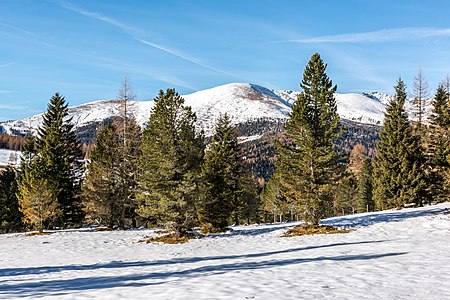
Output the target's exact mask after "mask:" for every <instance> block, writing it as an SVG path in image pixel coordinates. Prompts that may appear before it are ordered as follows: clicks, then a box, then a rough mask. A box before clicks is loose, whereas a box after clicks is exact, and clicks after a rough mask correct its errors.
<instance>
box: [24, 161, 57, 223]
mask: <svg viewBox="0 0 450 300" xmlns="http://www.w3.org/2000/svg"><path fill="white" fill-rule="evenodd" d="M17 197H18V201H19V205H20V211H21V212H22V214H23V222H24V223H25V224H29V225H31V226H32V227H34V228H36V229H38V230H39V232H42V231H43V229H44V227H45V222H46V221H49V220H51V219H53V218H56V217H58V216H59V214H60V210H59V209H58V207H59V205H58V202H57V198H56V193H55V191H54V190H53V188H52V186H51V185H50V184H49V183H48V181H47V180H46V179H43V178H40V177H39V174H38V173H37V172H36V170H34V169H31V168H29V169H28V170H27V172H25V174H24V176H22V178H21V180H20V184H19V187H18V194H17Z"/></svg>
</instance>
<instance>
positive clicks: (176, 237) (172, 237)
mask: <svg viewBox="0 0 450 300" xmlns="http://www.w3.org/2000/svg"><path fill="white" fill-rule="evenodd" d="M192 239H195V235H193V234H191V233H183V234H180V233H176V232H171V233H168V234H164V235H160V236H154V237H151V238H148V239H145V240H141V241H140V242H145V243H147V244H148V243H164V244H184V243H187V242H188V241H189V240H192Z"/></svg>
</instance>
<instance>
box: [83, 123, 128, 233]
mask: <svg viewBox="0 0 450 300" xmlns="http://www.w3.org/2000/svg"><path fill="white" fill-rule="evenodd" d="M120 145H121V142H120V140H119V138H118V135H117V129H116V127H115V126H113V125H107V126H106V127H104V128H103V129H101V130H100V132H99V134H98V136H97V138H96V140H95V146H94V149H93V150H92V153H91V163H90V164H89V166H88V172H87V175H86V179H85V181H84V183H83V196H84V201H83V203H84V207H85V211H86V215H87V217H88V219H89V221H90V222H94V223H99V224H104V225H107V226H109V227H110V228H113V227H114V225H119V223H121V215H122V211H123V210H124V209H125V195H123V192H124V190H125V188H124V187H123V186H122V184H123V180H122V169H121V166H122V155H121V154H122V153H121V152H120V151H119V148H120Z"/></svg>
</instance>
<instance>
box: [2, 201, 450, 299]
mask: <svg viewBox="0 0 450 300" xmlns="http://www.w3.org/2000/svg"><path fill="white" fill-rule="evenodd" d="M449 209H450V203H444V204H440V205H436V206H430V207H425V208H420V209H404V210H401V211H388V212H380V213H370V214H359V215H353V216H346V217H338V218H331V219H328V220H325V222H324V223H327V224H334V225H338V226H348V227H351V228H353V229H356V230H355V231H353V232H351V233H348V234H342V235H315V236H303V237H293V238H282V237H280V235H281V234H282V233H283V232H284V231H285V230H286V229H287V228H288V227H291V226H293V225H295V224H293V223H290V224H280V225H260V226H257V225H255V226H239V227H233V229H232V231H231V232H230V233H227V234H224V235H216V236H209V237H205V238H201V239H198V240H193V241H190V242H189V243H187V244H183V245H163V244H145V243H139V242H138V241H139V240H141V239H143V238H145V237H147V236H149V235H151V234H153V233H154V230H134V231H116V232H93V231H90V230H74V231H62V232H57V233H54V234H52V235H48V236H34V237H25V236H23V234H6V235H0V298H1V299H4V298H27V297H29V298H53V299H64V298H65V299H87V298H99V299H119V298H129V299H139V298H140V299H322V298H328V299H450V263H449V261H450V253H449V252H450V248H449V247H448V246H449V234H450V215H448V214H444V213H445V212H446V211H448V210H449Z"/></svg>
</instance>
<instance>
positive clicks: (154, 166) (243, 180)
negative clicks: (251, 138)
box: [0, 53, 450, 236]
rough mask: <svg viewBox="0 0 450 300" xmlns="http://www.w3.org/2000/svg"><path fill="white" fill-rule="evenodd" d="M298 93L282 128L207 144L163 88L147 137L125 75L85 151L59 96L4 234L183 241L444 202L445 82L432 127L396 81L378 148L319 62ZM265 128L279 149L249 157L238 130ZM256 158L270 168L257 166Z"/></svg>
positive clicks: (27, 154)
mask: <svg viewBox="0 0 450 300" xmlns="http://www.w3.org/2000/svg"><path fill="white" fill-rule="evenodd" d="M422 80H423V78H422ZM300 86H301V87H302V89H303V92H302V93H301V94H299V96H298V99H297V101H296V102H295V103H294V105H293V108H292V112H291V114H290V118H289V121H288V122H287V123H286V124H285V126H284V132H279V131H280V126H279V125H280V124H278V123H277V122H275V123H273V124H267V123H266V122H265V121H257V122H256V123H255V124H253V125H254V126H250V127H247V129H245V128H235V127H234V126H232V125H231V121H230V118H229V117H228V116H227V115H223V116H221V117H220V118H219V120H217V124H216V126H215V131H214V135H213V137H212V138H211V139H210V140H207V139H205V137H204V135H203V133H202V132H198V131H196V129H195V128H196V126H195V125H196V122H197V118H196V115H195V113H194V112H193V111H192V110H191V108H190V107H188V106H185V105H184V99H183V98H182V97H181V96H180V95H179V94H178V93H177V92H176V91H175V90H174V89H168V90H166V91H160V93H159V95H158V96H157V97H156V98H155V105H154V106H153V108H152V110H151V112H150V118H149V121H148V123H147V125H146V127H145V128H144V130H143V131H141V129H140V127H139V126H138V125H137V123H136V120H134V118H133V116H132V115H131V114H130V113H129V112H130V111H131V110H130V107H129V105H130V101H131V100H133V99H134V98H135V96H134V93H133V91H132V89H131V87H130V85H129V83H128V80H127V79H125V80H124V81H123V82H122V86H121V89H120V91H119V96H118V100H119V103H120V111H121V113H120V116H119V117H117V118H114V119H112V120H111V121H110V122H108V123H107V124H104V125H102V126H100V127H99V128H98V129H97V134H96V139H95V143H94V145H93V146H89V147H88V146H84V147H82V146H80V144H79V143H78V141H77V140H76V137H75V133H74V129H73V125H71V122H70V119H67V118H65V117H66V116H67V114H68V112H67V110H68V108H67V104H66V102H65V99H64V98H63V97H62V96H61V95H59V94H55V95H54V96H53V97H52V98H51V99H50V103H49V105H48V110H47V112H46V113H45V114H44V121H43V124H42V125H41V127H40V128H39V131H38V134H37V136H35V137H33V136H31V135H29V136H27V137H26V139H25V143H24V145H23V147H22V151H23V156H22V166H21V169H20V171H16V170H13V169H11V168H8V169H7V170H6V171H4V172H3V173H2V174H1V175H0V207H1V211H0V225H1V228H0V230H1V231H3V232H8V231H15V230H21V229H23V228H35V229H38V230H43V229H44V228H55V227H58V228H67V227H77V226H81V225H83V224H99V225H106V226H108V227H109V228H116V227H119V228H127V227H136V226H147V227H149V226H160V227H164V228H166V229H167V230H169V231H172V232H174V233H175V234H176V235H177V236H182V235H184V234H185V233H186V232H188V231H189V230H190V229H192V228H193V227H197V226H201V227H202V230H203V232H206V233H208V232H222V231H224V230H226V228H227V226H229V225H230V224H240V223H253V222H261V221H264V222H279V221H289V220H300V219H303V220H305V221H306V222H307V223H309V224H312V225H314V226H316V225H318V224H319V222H320V220H321V219H323V218H325V217H328V216H332V215H338V214H347V213H352V212H363V211H373V210H377V209H378V210H380V209H389V208H402V207H404V206H405V205H418V206H420V205H424V204H429V203H434V202H441V201H447V200H448V196H449V194H448V182H450V178H449V174H450V172H449V164H450V155H449V154H450V146H449V136H450V135H449V130H450V111H449V103H450V102H449V98H450V95H449V89H448V85H445V84H441V85H440V86H439V88H438V90H437V92H436V95H435V97H434V101H433V106H434V107H433V115H432V117H431V118H430V122H429V123H425V122H424V121H423V120H424V117H423V112H422V113H421V114H420V113H419V111H420V110H423V109H424V105H423V103H424V102H423V101H424V99H421V98H420V97H424V93H419V94H420V95H421V96H418V97H419V98H420V99H421V100H420V99H419V100H420V101H419V100H417V99H416V98H415V102H414V103H415V105H416V104H417V107H418V109H417V116H420V117H417V118H416V119H414V120H413V121H412V122H411V121H410V120H409V119H408V115H407V113H406V111H405V108H404V106H405V101H406V92H405V91H406V87H405V85H404V83H403V82H402V81H401V80H399V82H398V83H397V86H396V95H395V97H394V98H393V99H392V100H391V102H390V103H389V104H388V105H387V108H386V113H385V121H384V127H383V129H382V131H381V132H380V134H379V137H380V140H379V142H378V143H377V145H376V147H375V146H374V141H375V140H376V138H377V137H378V132H377V130H376V129H377V128H375V127H374V128H372V129H373V130H372V129H370V128H369V129H368V130H367V129H366V128H362V127H361V128H357V129H354V130H345V124H343V123H342V122H341V120H340V119H339V116H338V114H337V107H336V101H335V98H334V93H335V91H336V86H335V85H333V83H332V81H331V80H330V79H329V78H328V76H327V74H326V64H325V63H324V62H323V61H322V59H321V57H320V55H319V54H317V53H316V54H314V55H313V56H312V57H311V60H310V61H309V62H308V64H307V66H306V68H305V71H304V74H303V79H302V82H301V84H300ZM422 86H423V85H422ZM266 125H270V126H273V127H272V129H273V134H278V136H279V139H278V140H277V141H276V142H275V145H273V143H272V142H271V141H268V140H265V139H264V138H263V139H262V140H261V141H262V143H265V144H264V147H262V148H261V149H259V148H258V147H257V146H255V147H253V148H246V149H245V150H244V148H243V144H239V143H238V139H237V136H238V131H239V129H240V130H241V131H243V130H249V131H248V132H246V134H249V135H250V134H260V133H261V132H263V131H262V130H261V128H262V127H263V126H266ZM250 129H251V130H250ZM360 135H368V136H369V138H370V139H369V140H368V142H367V143H366V144H364V145H363V144H356V145H355V142H354V141H351V142H346V141H348V140H349V139H351V137H352V136H353V137H355V136H360ZM244 144H245V143H244ZM374 147H375V149H374ZM82 148H83V149H82ZM257 148H258V149H257ZM350 149H352V151H351V153H350V156H349V157H348V155H347V154H346V153H348V150H350ZM82 150H84V152H85V153H83V151H82ZM274 153H275V155H274ZM86 154H87V155H86ZM257 154H259V155H264V157H266V158H267V159H266V160H265V161H266V164H267V166H265V167H264V164H263V163H261V164H255V161H257V160H258V157H257ZM85 156H87V157H89V160H87V161H86V160H84V159H83V157H85ZM269 165H270V166H274V170H273V176H271V178H270V179H269V180H266V179H265V178H264V175H262V174H263V172H264V171H263V170H262V169H263V168H266V169H267V167H269ZM250 166H256V168H255V167H253V169H251V168H250ZM258 168H261V169H258ZM250 170H251V171H252V172H251V171H250ZM255 173H256V174H258V176H259V178H258V179H257V178H256V176H255V175H254V174H255Z"/></svg>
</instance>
